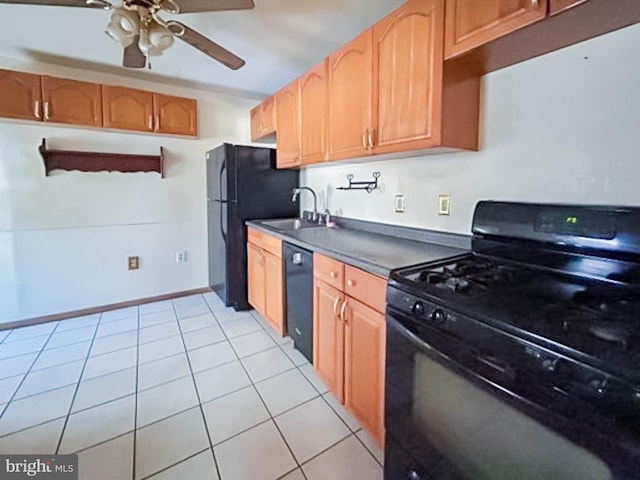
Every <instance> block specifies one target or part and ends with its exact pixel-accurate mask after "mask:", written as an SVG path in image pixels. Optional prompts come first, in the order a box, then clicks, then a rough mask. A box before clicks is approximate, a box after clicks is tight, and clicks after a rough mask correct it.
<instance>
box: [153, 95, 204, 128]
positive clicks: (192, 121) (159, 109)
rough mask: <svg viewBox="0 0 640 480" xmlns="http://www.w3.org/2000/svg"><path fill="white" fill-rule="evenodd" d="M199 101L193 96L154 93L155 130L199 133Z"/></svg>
mask: <svg viewBox="0 0 640 480" xmlns="http://www.w3.org/2000/svg"><path fill="white" fill-rule="evenodd" d="M197 110H198V109H197V103H196V101H195V100H193V99H191V98H182V97H171V96H169V95H160V94H159V93H154V94H153V111H154V115H155V131H156V132H158V133H173V134H175V135H190V136H194V137H195V136H197V135H198V112H197Z"/></svg>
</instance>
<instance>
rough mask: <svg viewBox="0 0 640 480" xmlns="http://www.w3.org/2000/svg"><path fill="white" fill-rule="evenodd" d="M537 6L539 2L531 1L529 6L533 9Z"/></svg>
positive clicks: (537, 0) (536, 0)
mask: <svg viewBox="0 0 640 480" xmlns="http://www.w3.org/2000/svg"><path fill="white" fill-rule="evenodd" d="M539 5H540V1H539V0H531V6H532V7H533V8H538V6H539Z"/></svg>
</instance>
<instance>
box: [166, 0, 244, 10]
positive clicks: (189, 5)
mask: <svg viewBox="0 0 640 480" xmlns="http://www.w3.org/2000/svg"><path fill="white" fill-rule="evenodd" d="M166 3H168V4H169V5H171V4H173V3H175V4H176V5H177V6H178V7H179V9H178V13H196V12H220V11H222V10H250V9H252V8H254V7H255V5H254V3H253V0H172V1H167V2H166Z"/></svg>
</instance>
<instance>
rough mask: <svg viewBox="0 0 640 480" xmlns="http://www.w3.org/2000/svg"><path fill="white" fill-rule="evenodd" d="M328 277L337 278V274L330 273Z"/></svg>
mask: <svg viewBox="0 0 640 480" xmlns="http://www.w3.org/2000/svg"><path fill="white" fill-rule="evenodd" d="M329 276H330V277H331V278H338V273H337V272H331V273H330V274H329Z"/></svg>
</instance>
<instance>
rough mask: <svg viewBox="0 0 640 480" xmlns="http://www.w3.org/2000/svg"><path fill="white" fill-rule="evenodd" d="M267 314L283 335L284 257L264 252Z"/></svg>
mask: <svg viewBox="0 0 640 480" xmlns="http://www.w3.org/2000/svg"><path fill="white" fill-rule="evenodd" d="M263 255H264V257H263V258H264V271H265V272H264V273H265V316H266V318H267V320H269V322H271V325H273V328H274V329H275V330H276V332H278V333H279V334H280V335H281V336H284V334H285V328H284V316H285V315H284V271H283V267H282V259H281V258H278V257H276V256H275V255H273V254H271V253H269V252H264V253H263Z"/></svg>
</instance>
